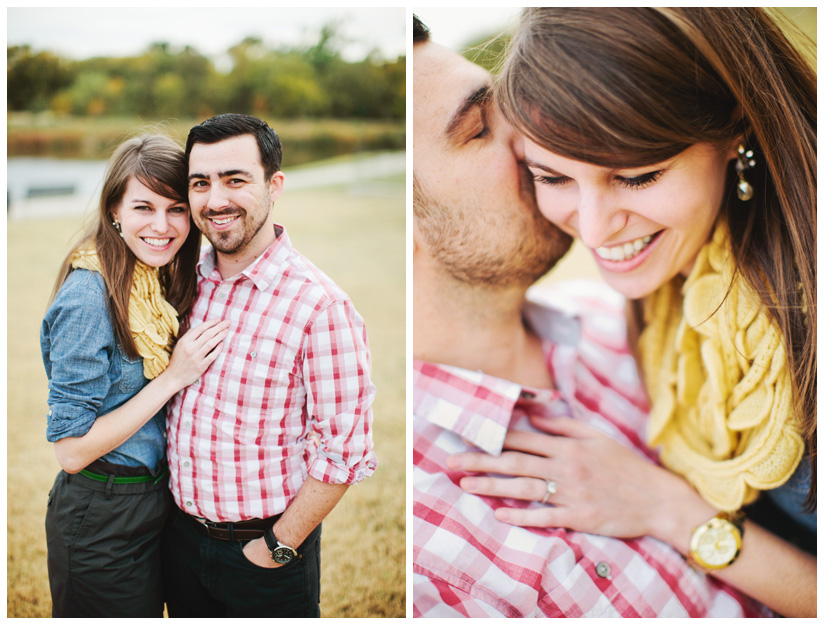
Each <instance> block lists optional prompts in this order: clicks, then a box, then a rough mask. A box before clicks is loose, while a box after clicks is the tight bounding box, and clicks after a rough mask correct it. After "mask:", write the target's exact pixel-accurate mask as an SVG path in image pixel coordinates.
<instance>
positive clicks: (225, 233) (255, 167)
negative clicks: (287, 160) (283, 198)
mask: <svg viewBox="0 0 825 626" xmlns="http://www.w3.org/2000/svg"><path fill="white" fill-rule="evenodd" d="M282 186H283V174H282V173H281V172H276V173H275V174H273V176H272V177H271V178H270V179H269V180H267V179H266V178H265V176H264V168H263V165H262V164H261V159H260V154H259V151H258V143H257V141H256V140H255V137H254V136H253V135H239V136H237V137H232V138H230V139H224V140H223V141H219V142H217V143H211V144H206V143H196V144H195V145H193V146H192V150H191V152H190V154H189V206H190V208H191V210H192V218H193V219H194V220H195V224H196V225H197V227H198V228H199V229H200V230H201V232H202V233H203V234H204V235H206V238H207V239H209V241H210V242H211V243H212V245H213V246H214V247H215V249H216V250H217V251H218V252H220V253H222V254H224V255H227V256H233V255H238V254H241V253H243V252H246V251H251V252H253V253H254V254H255V255H256V256H257V255H258V254H261V253H262V252H263V249H265V248H266V245H268V242H269V240H270V238H271V236H272V233H271V232H269V230H271V229H267V228H264V225H265V224H267V223H268V221H269V212H270V210H271V209H272V203H273V202H274V201H275V200H276V199H277V197H278V195H280V192H281V189H282ZM261 247H263V249H259V248H261Z"/></svg>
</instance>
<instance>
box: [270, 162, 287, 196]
mask: <svg viewBox="0 0 825 626" xmlns="http://www.w3.org/2000/svg"><path fill="white" fill-rule="evenodd" d="M268 185H269V196H270V198H272V202H275V201H276V200H277V199H278V197H279V196H280V195H281V192H282V191H283V190H284V173H283V172H282V171H280V170H278V171H277V172H275V173H274V174H273V175H272V176H271V177H270V179H269V183H268Z"/></svg>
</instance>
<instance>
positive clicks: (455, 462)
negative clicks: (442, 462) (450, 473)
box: [447, 456, 462, 469]
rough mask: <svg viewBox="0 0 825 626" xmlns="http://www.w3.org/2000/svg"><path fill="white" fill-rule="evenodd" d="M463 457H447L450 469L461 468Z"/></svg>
mask: <svg viewBox="0 0 825 626" xmlns="http://www.w3.org/2000/svg"><path fill="white" fill-rule="evenodd" d="M461 465H462V463H461V457H460V456H448V457H447V467H449V468H450V469H461Z"/></svg>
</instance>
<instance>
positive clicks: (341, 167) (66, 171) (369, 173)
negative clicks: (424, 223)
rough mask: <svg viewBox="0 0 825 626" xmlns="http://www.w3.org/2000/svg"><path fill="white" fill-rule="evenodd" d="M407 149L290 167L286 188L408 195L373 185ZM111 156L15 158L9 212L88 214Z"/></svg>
mask: <svg viewBox="0 0 825 626" xmlns="http://www.w3.org/2000/svg"><path fill="white" fill-rule="evenodd" d="M405 167H406V156H405V153H404V152H387V153H381V154H371V155H368V156H363V157H359V156H354V157H353V158H352V159H346V160H341V161H336V162H333V163H328V164H323V163H322V164H319V165H318V166H316V167H313V166H311V165H310V166H305V167H301V168H298V169H296V170H287V171H286V172H284V174H285V176H286V184H285V189H286V190H298V189H307V188H312V187H322V186H330V185H341V184H347V185H350V186H351V188H357V189H359V190H362V191H359V193H361V192H363V193H370V192H371V190H372V192H376V190H377V192H379V193H381V195H385V194H389V195H396V194H399V193H400V194H403V193H404V185H403V183H395V184H391V185H376V184H369V183H370V181H374V180H375V179H380V178H386V177H390V176H394V175H397V174H399V173H401V172H404V171H405ZM105 171H106V161H82V160H73V159H53V158H42V157H14V158H9V159H8V165H7V171H6V174H7V177H6V180H7V196H6V198H7V200H8V203H9V205H8V215H9V216H10V217H14V218H27V217H29V218H34V217H52V216H55V215H66V214H77V213H83V212H84V211H86V210H88V209H90V208H91V207H92V206H94V205H95V204H96V203H97V199H98V197H99V194H100V187H101V185H102V181H103V176H104V174H105Z"/></svg>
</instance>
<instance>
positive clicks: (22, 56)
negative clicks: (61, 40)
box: [6, 46, 75, 111]
mask: <svg viewBox="0 0 825 626" xmlns="http://www.w3.org/2000/svg"><path fill="white" fill-rule="evenodd" d="M6 62H7V70H6V80H7V82H6V86H7V89H8V107H9V109H10V110H12V111H23V110H30V111H42V110H45V109H46V108H47V107H48V104H49V100H50V99H51V98H52V96H54V95H55V94H56V93H57V92H59V91H60V90H61V89H64V88H65V87H68V86H69V85H71V84H72V82H73V81H74V79H75V69H74V67H73V64H72V63H70V62H69V61H66V60H65V59H61V58H60V57H57V56H55V55H54V54H52V53H51V52H38V53H36V54H35V53H33V52H32V50H31V48H30V47H29V46H11V47H9V48H8V49H7V51H6Z"/></svg>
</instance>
